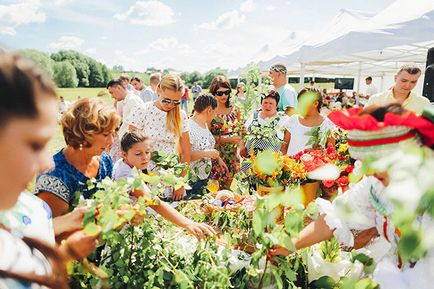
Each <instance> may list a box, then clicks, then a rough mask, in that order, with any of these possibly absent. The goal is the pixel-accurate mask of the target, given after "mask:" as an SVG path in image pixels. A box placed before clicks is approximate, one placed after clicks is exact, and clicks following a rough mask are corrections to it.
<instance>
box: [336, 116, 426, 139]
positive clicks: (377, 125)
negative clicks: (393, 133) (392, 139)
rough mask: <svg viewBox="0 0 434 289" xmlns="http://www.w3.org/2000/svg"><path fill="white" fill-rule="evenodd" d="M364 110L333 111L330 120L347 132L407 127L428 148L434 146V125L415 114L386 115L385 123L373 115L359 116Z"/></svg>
mask: <svg viewBox="0 0 434 289" xmlns="http://www.w3.org/2000/svg"><path fill="white" fill-rule="evenodd" d="M361 110H362V108H349V109H347V110H340V111H332V112H331V113H330V114H329V115H328V118H329V119H330V120H331V121H332V122H333V123H334V124H336V125H337V126H339V127H341V128H343V129H345V130H367V131H376V130H381V129H383V128H385V127H389V126H406V127H409V128H413V129H415V130H416V131H417V132H418V133H419V134H420V136H421V138H422V141H423V143H424V144H425V145H427V146H432V145H434V124H433V123H432V122H430V121H429V120H427V119H426V118H424V117H422V116H418V115H416V114H415V113H413V112H410V111H408V112H405V113H404V114H402V115H398V114H394V113H390V112H389V113H386V114H385V116H384V121H382V122H381V121H378V120H376V119H375V118H374V117H373V116H372V115H369V114H366V115H358V113H359V112H360V111H361Z"/></svg>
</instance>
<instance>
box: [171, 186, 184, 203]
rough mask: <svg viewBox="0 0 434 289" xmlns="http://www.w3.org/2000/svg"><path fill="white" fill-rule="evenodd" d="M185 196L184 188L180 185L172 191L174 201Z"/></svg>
mask: <svg viewBox="0 0 434 289" xmlns="http://www.w3.org/2000/svg"><path fill="white" fill-rule="evenodd" d="M184 197H185V189H184V187H181V188H179V189H177V190H176V191H174V192H173V200H174V201H180V200H182V199H183V198H184Z"/></svg>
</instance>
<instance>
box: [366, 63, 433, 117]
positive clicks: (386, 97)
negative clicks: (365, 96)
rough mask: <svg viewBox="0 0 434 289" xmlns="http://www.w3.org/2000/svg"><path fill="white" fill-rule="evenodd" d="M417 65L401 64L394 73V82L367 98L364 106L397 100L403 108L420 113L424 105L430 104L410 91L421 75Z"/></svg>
mask: <svg viewBox="0 0 434 289" xmlns="http://www.w3.org/2000/svg"><path fill="white" fill-rule="evenodd" d="M421 73H422V72H421V70H420V68H419V67H417V66H414V65H403V66H401V68H400V69H399V70H398V72H397V73H396V75H395V84H394V85H393V87H392V88H391V89H390V90H388V91H385V92H382V93H379V94H376V95H373V96H371V97H370V98H369V100H368V103H367V104H366V106H369V105H372V104H379V105H385V104H388V103H392V102H397V103H399V104H401V105H402V107H404V108H405V109H408V110H410V111H413V112H415V113H417V114H421V113H422V112H423V109H424V108H425V107H428V106H430V105H431V104H430V102H429V100H428V98H426V97H424V96H420V95H416V93H414V92H412V90H413V88H415V86H416V84H417V80H418V79H419V77H420V75H421Z"/></svg>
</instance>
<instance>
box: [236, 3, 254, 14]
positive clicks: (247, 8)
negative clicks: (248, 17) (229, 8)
mask: <svg viewBox="0 0 434 289" xmlns="http://www.w3.org/2000/svg"><path fill="white" fill-rule="evenodd" d="M255 8H256V5H255V3H253V0H246V1H244V2H243V3H241V4H240V11H241V12H244V13H248V12H252V11H253V10H255Z"/></svg>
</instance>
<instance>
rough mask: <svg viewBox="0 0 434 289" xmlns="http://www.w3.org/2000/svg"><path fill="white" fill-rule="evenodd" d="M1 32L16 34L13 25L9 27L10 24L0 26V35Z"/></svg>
mask: <svg viewBox="0 0 434 289" xmlns="http://www.w3.org/2000/svg"><path fill="white" fill-rule="evenodd" d="M1 34H3V35H12V36H13V35H15V34H17V31H16V30H15V29H14V28H13V27H10V26H0V35H1Z"/></svg>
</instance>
